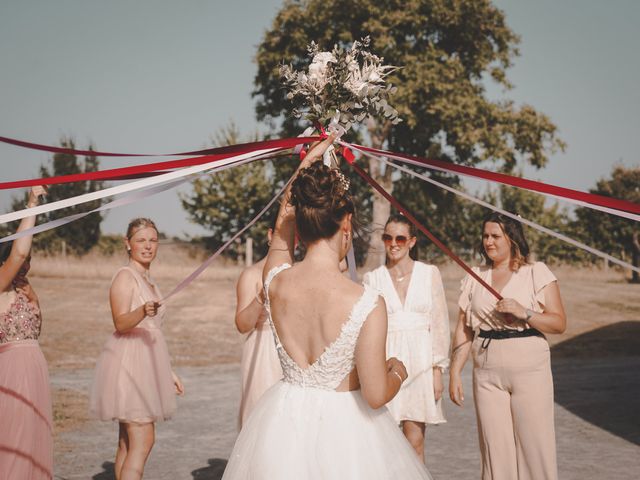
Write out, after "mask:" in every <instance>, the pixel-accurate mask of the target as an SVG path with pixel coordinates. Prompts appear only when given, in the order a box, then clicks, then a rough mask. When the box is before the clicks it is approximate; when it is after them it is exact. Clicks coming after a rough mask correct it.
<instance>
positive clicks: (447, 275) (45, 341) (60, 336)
mask: <svg viewBox="0 0 640 480" xmlns="http://www.w3.org/2000/svg"><path fill="white" fill-rule="evenodd" d="M202 260H203V258H202V256H198V255H194V254H193V252H191V254H190V252H189V251H188V250H185V249H181V248H178V247H176V246H165V245H163V246H162V247H161V249H160V254H159V256H158V259H157V260H156V262H155V263H154V265H153V267H152V276H153V277H154V278H155V279H156V281H157V282H158V283H159V285H160V288H161V289H162V290H163V291H164V292H165V293H166V292H168V291H170V290H171V289H172V288H173V287H174V286H175V285H176V284H177V283H178V282H179V281H180V280H182V279H183V278H184V277H186V276H187V275H188V274H189V273H191V272H192V271H193V270H194V269H195V268H196V267H197V266H198V265H199V264H200V262H201V261H202ZM125 262H126V257H125V256H124V255H123V256H116V257H101V256H88V257H84V258H82V259H76V258H73V257H68V258H67V259H66V260H65V259H62V258H46V257H45V258H43V257H38V256H35V257H34V259H33V261H32V265H33V267H32V268H33V270H32V274H31V278H32V283H33V286H34V288H35V289H36V292H37V293H38V296H39V297H40V303H41V307H42V310H43V329H42V335H41V337H40V340H41V345H42V348H43V350H44V353H45V356H46V358H47V360H48V362H49V368H50V369H51V370H52V371H55V370H57V369H70V368H93V367H94V365H95V361H96V359H97V357H98V355H99V354H100V351H101V349H102V346H103V344H104V342H105V340H106V339H107V337H108V336H109V335H110V334H111V332H112V331H113V324H112V321H111V314H110V312H109V304H108V291H109V285H110V282H111V277H112V275H113V274H114V272H115V271H116V270H117V268H118V267H119V266H120V265H122V264H124V263H125ZM241 270H242V268H241V267H238V266H235V265H231V264H229V263H228V262H226V263H225V262H222V261H221V262H219V263H217V264H215V265H213V266H211V267H210V268H209V269H208V270H207V271H205V272H204V273H203V274H202V276H201V277H199V278H198V279H197V280H196V281H195V282H194V283H192V284H191V285H190V286H189V287H188V288H187V289H186V290H184V291H182V292H181V293H179V294H178V295H177V296H176V297H174V298H173V299H172V300H171V301H170V303H169V305H168V312H167V315H166V316H165V324H164V332H165V336H166V338H167V342H168V344H169V350H170V352H171V355H172V358H173V362H174V365H176V366H202V365H210V364H214V363H234V362H238V361H239V360H240V353H241V347H242V342H243V337H242V335H240V334H239V333H238V332H237V331H236V329H235V326H234V323H233V316H234V311H235V282H236V279H237V277H238V275H239V274H240V272H241ZM552 270H553V271H554V273H555V274H556V276H557V277H558V279H559V283H560V289H561V292H562V298H563V300H564V303H565V308H566V310H567V313H568V317H569V326H568V329H567V331H566V332H565V333H564V334H562V335H555V336H551V337H549V342H550V343H551V344H552V345H555V344H558V343H560V342H563V341H564V340H568V339H571V338H574V337H576V336H578V335H581V334H585V333H586V332H589V331H592V330H595V329H599V328H602V327H608V326H611V325H614V324H618V323H620V322H629V321H631V322H640V285H631V284H629V283H627V280H626V277H625V275H624V274H623V273H622V272H618V271H616V270H613V269H610V270H609V271H607V272H605V271H602V270H598V269H579V268H573V267H555V268H552ZM441 271H442V276H443V280H444V283H445V291H446V295H447V300H448V304H449V315H450V320H451V325H452V328H453V325H454V322H455V320H456V315H457V306H456V303H457V297H458V288H459V282H460V279H461V278H462V276H463V272H462V270H461V269H460V268H459V267H458V266H456V265H444V266H442V267H441ZM621 325H623V324H621ZM624 325H625V328H622V329H618V330H615V332H618V333H616V337H615V338H612V339H611V341H601V340H602V339H601V338H600V336H597V338H598V341H591V340H589V341H582V342H580V343H577V344H576V345H573V346H572V348H571V349H568V350H567V349H564V350H563V349H559V350H558V354H557V355H563V356H566V354H567V352H569V354H570V355H576V354H579V355H580V356H582V355H586V356H608V355H617V354H619V352H632V351H635V348H636V347H637V345H634V344H633V342H636V343H637V339H634V338H633V337H634V336H635V335H630V334H625V332H629V333H631V332H632V331H634V332H635V331H636V330H635V329H632V330H629V324H624ZM631 325H635V324H631ZM585 338H591V337H588V336H585ZM605 340H606V339H605ZM576 349H577V350H576ZM54 415H55V417H56V427H57V431H61V430H64V429H68V428H74V425H76V424H77V423H78V422H82V421H83V420H84V419H85V418H86V392H69V391H56V392H54Z"/></svg>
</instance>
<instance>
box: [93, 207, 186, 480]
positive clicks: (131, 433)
mask: <svg viewBox="0 0 640 480" xmlns="http://www.w3.org/2000/svg"><path fill="white" fill-rule="evenodd" d="M125 245H126V248H127V251H128V252H129V263H128V264H127V265H126V266H124V267H122V268H120V269H119V270H118V271H117V272H116V274H115V275H114V277H113V281H112V283H111V290H110V292H109V300H110V303H111V314H112V317H113V324H114V326H115V332H114V333H113V334H112V335H111V337H110V338H109V340H108V341H107V344H106V346H105V348H104V350H103V352H102V354H101V355H100V358H99V359H98V364H97V367H96V374H95V379H94V384H93V389H92V392H91V400H90V410H91V412H92V414H93V415H94V416H96V417H98V418H99V419H101V420H115V421H117V422H118V423H119V433H118V448H117V453H116V461H115V474H116V479H117V480H139V479H141V478H142V474H143V472H144V465H145V463H146V461H147V458H148V456H149V453H150V452H151V448H152V447H153V443H154V440H155V422H158V421H162V420H166V419H168V418H169V417H171V415H172V414H173V413H174V411H175V409H176V399H175V394H176V393H178V394H180V395H182V394H183V393H184V387H183V386H182V382H181V381H180V379H179V378H178V377H177V376H176V375H175V373H173V371H172V369H171V364H170V360H169V352H168V350H167V344H166V342H165V339H164V336H163V334H162V330H161V327H162V318H163V316H164V313H165V307H164V306H163V305H161V304H160V303H159V301H160V299H161V298H162V295H161V293H160V290H159V289H158V286H157V285H156V283H155V282H154V281H153V279H152V278H151V274H150V268H151V263H152V262H153V260H154V259H155V257H156V254H157V252H158V229H157V228H156V225H155V223H153V221H152V220H149V219H148V218H137V219H135V220H133V221H131V223H130V224H129V227H128V228H127V235H126V237H125Z"/></svg>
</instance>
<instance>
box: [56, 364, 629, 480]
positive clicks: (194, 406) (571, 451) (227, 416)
mask: <svg viewBox="0 0 640 480" xmlns="http://www.w3.org/2000/svg"><path fill="white" fill-rule="evenodd" d="M638 371H640V357H627V358H624V357H623V358H613V359H612V358H607V359H588V360H585V359H581V360H579V363H578V361H576V360H568V359H560V360H557V361H554V380H555V384H556V400H557V404H556V432H557V438H558V459H559V470H560V478H561V479H563V480H574V479H575V480H585V479H603V478H606V479H608V480H621V479H631V478H638V472H640V415H638V413H637V406H638V398H640V382H638V374H637V372H638ZM178 372H179V374H180V375H181V376H182V378H183V380H184V383H185V387H186V390H187V394H186V395H185V397H183V398H181V399H179V406H178V413H177V415H176V416H175V418H173V419H172V420H171V421H169V422H166V423H163V424H159V425H158V427H157V438H156V445H155V447H154V449H153V451H152V453H151V457H150V459H149V461H148V463H147V469H146V471H145V478H148V479H151V480H164V479H166V480H182V479H185V480H214V479H216V480H217V479H219V478H220V477H221V476H222V472H223V470H224V466H225V464H226V459H227V458H228V456H229V454H230V452H231V449H232V448H233V442H234V440H235V435H236V409H237V405H238V400H239V367H238V365H221V366H212V367H188V368H182V369H178ZM92 374H93V372H92V371H91V370H86V369H82V370H58V371H56V372H53V373H52V376H51V377H52V383H53V386H54V387H57V388H68V389H73V390H78V391H87V390H88V388H89V384H90V382H91V376H92ZM464 382H465V389H466V390H465V391H466V392H467V397H468V400H467V404H466V405H465V407H464V408H462V409H460V408H457V407H455V405H453V404H452V403H451V402H448V401H447V404H446V414H447V417H448V419H449V423H448V424H445V425H442V426H438V427H433V428H431V429H430V430H428V432H427V462H428V465H429V469H430V471H431V473H432V474H433V476H434V477H435V478H436V479H437V480H440V479H456V480H466V479H470V480H471V479H477V478H479V462H480V459H479V454H478V450H477V436H476V435H477V433H476V428H475V416H474V411H473V404H472V401H471V400H472V399H471V371H470V369H467V370H466V371H465V372H464ZM116 437H117V425H115V424H110V423H101V422H94V421H90V422H88V423H86V424H84V425H83V426H82V427H81V428H80V429H77V430H74V431H70V432H65V433H63V434H61V435H60V436H59V438H58V440H57V442H56V446H57V449H56V456H55V478H56V479H58V480H62V479H68V480H72V479H94V480H108V479H112V478H113V457H114V452H115V446H116Z"/></svg>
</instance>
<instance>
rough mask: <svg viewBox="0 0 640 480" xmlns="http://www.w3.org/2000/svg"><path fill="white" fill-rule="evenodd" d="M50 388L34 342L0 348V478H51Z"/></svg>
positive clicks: (12, 344) (4, 345) (10, 344)
mask: <svg viewBox="0 0 640 480" xmlns="http://www.w3.org/2000/svg"><path fill="white" fill-rule="evenodd" d="M51 417H52V415H51V388H50V386H49V371H48V369H47V362H46V361H45V359H44V355H42V351H41V350H40V346H39V345H38V341H37V340H23V341H20V342H10V343H6V344H3V345H0V478H2V479H5V478H6V479H14V478H15V479H25V480H40V479H51V478H52V477H53V438H52V421H51Z"/></svg>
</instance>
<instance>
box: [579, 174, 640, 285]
mask: <svg viewBox="0 0 640 480" xmlns="http://www.w3.org/2000/svg"><path fill="white" fill-rule="evenodd" d="M590 191H591V193H597V194H599V195H605V196H608V197H615V198H620V199H623V200H628V201H630V202H634V203H638V204H640V167H634V168H625V167H623V166H621V165H618V166H616V167H614V169H613V171H612V172H611V177H610V178H604V179H601V180H600V181H598V182H597V183H596V187H595V188H593V189H591V190H590ZM575 229H576V230H577V231H578V232H580V233H581V234H582V237H583V239H584V241H585V243H589V244H591V245H594V246H595V247H596V248H598V249H600V250H603V251H605V252H607V253H608V254H610V255H613V256H615V257H620V258H622V259H624V260H626V261H631V263H632V264H633V265H634V266H636V267H640V228H638V223H637V222H635V221H633V220H629V219H626V218H621V217H618V216H615V215H611V214H608V213H603V212H599V211H597V210H593V209H591V208H585V207H582V208H578V209H576V228H575ZM631 280H632V282H634V283H640V275H638V273H637V272H633V273H632V277H631Z"/></svg>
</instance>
